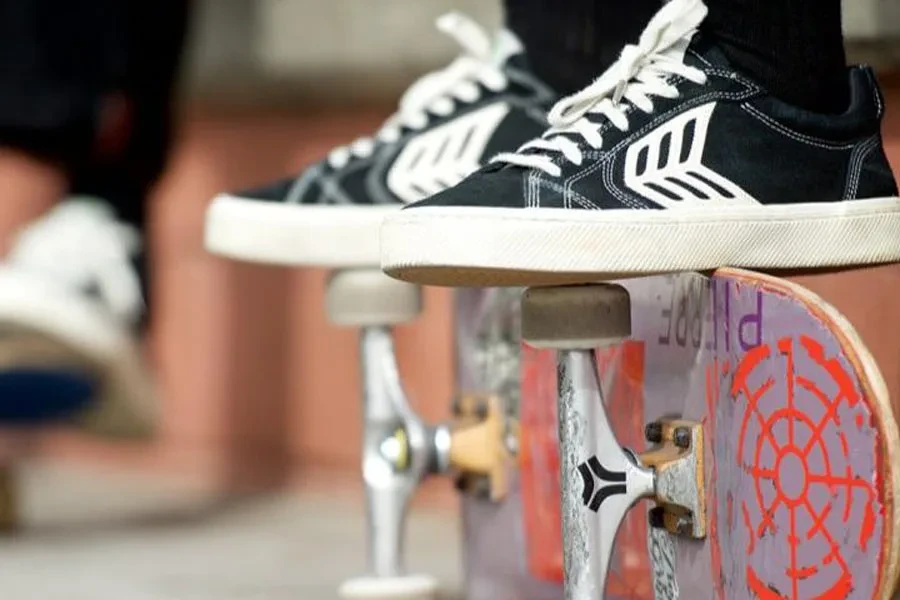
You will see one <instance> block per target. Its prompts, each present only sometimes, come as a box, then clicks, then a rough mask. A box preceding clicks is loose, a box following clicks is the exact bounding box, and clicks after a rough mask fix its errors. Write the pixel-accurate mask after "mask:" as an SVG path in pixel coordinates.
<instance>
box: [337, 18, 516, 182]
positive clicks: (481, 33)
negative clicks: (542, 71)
mask: <svg viewBox="0 0 900 600" xmlns="http://www.w3.org/2000/svg"><path fill="white" fill-rule="evenodd" d="M437 28H438V29H439V30H440V31H442V32H443V33H445V34H447V35H449V36H450V37H452V38H453V39H454V40H456V42H457V43H458V44H459V45H460V47H461V48H462V50H463V52H462V54H461V55H460V56H459V57H458V58H457V59H456V60H454V61H453V62H452V63H451V64H450V65H449V66H447V67H446V68H444V69H442V70H440V71H436V72H434V73H429V74H428V75H425V76H423V77H422V78H421V79H419V80H418V81H416V82H415V83H414V84H413V85H412V86H411V87H410V88H409V89H408V90H407V91H406V93H405V94H404V95H403V98H402V99H401V100H400V108H399V110H398V112H397V113H396V114H394V115H393V116H392V117H390V118H389V119H388V120H387V122H385V124H384V125H383V126H382V127H381V129H380V130H379V131H378V132H377V133H376V134H375V135H374V136H373V137H362V138H359V139H357V140H356V141H354V142H352V143H351V144H349V145H346V146H340V147H338V148H335V149H334V150H332V151H331V153H330V154H329V155H328V163H329V164H330V165H331V166H332V167H333V168H336V169H340V168H342V167H344V166H346V164H347V163H348V162H349V161H350V159H351V158H354V157H357V158H368V157H369V156H372V154H373V153H374V152H375V148H376V147H377V145H378V143H379V142H380V143H387V144H391V143H394V142H396V141H397V140H399V139H400V136H401V135H402V131H403V129H412V130H421V129H424V128H425V127H426V126H427V125H428V123H429V114H434V115H438V116H448V115H450V114H451V113H452V112H453V111H454V109H455V108H456V103H457V102H458V101H459V102H465V103H472V102H477V101H478V100H479V99H480V97H481V88H480V87H479V84H481V85H483V86H484V87H486V88H488V89H489V90H492V91H495V92H499V91H502V90H503V89H505V88H506V86H507V78H506V76H505V75H504V74H503V71H502V70H501V69H500V67H499V66H497V65H496V64H494V62H492V60H491V50H492V40H491V37H490V35H489V34H488V33H487V32H486V31H485V30H484V29H483V28H482V27H481V26H479V25H478V24H477V23H475V22H474V21H472V20H471V19H469V18H468V17H466V16H465V15H462V14H460V13H450V14H447V15H444V16H443V17H441V18H440V19H438V21H437Z"/></svg>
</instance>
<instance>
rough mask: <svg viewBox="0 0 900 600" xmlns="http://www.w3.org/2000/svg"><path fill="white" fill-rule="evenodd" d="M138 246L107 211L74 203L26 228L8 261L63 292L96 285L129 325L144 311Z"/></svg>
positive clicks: (133, 234)
mask: <svg viewBox="0 0 900 600" xmlns="http://www.w3.org/2000/svg"><path fill="white" fill-rule="evenodd" d="M140 246H141V240H140V236H139V234H138V232H137V231H136V230H135V229H134V228H133V227H130V226H128V225H125V224H123V223H121V222H118V221H116V220H115V218H114V216H113V214H112V211H111V210H110V208H109V207H108V206H106V205H103V204H100V203H98V202H96V201H89V200H87V199H71V200H67V201H66V202H63V203H62V204H60V205H58V206H57V207H56V208H54V209H53V210H52V211H50V213H48V214H47V215H46V216H44V217H43V218H41V219H40V220H38V221H36V222H35V223H33V224H32V225H30V226H28V227H27V228H25V229H24V230H23V231H22V232H21V233H20V234H19V235H18V236H17V237H16V244H15V246H14V247H13V249H12V251H11V252H10V253H9V255H8V257H7V260H8V262H9V264H11V265H14V266H16V267H19V268H22V269H23V270H26V271H28V272H33V273H40V274H41V275H42V276H45V277H47V278H48V279H50V280H52V281H55V282H57V283H60V284H62V285H63V286H69V287H73V288H76V289H84V288H87V287H88V286H91V285H96V286H97V288H98V291H99V294H100V296H101V297H102V300H103V302H104V303H105V304H106V305H107V307H108V308H109V309H110V310H111V311H112V312H113V314H114V315H116V316H117V317H118V318H119V319H122V320H124V321H125V322H126V323H129V324H130V323H134V322H136V321H137V319H138V318H139V317H140V315H141V313H142V311H143V310H144V299H143V296H142V294H141V285H140V280H139V279H138V275H137V273H135V271H134V268H133V266H132V264H131V257H132V256H134V255H135V253H137V252H138V251H139V250H140Z"/></svg>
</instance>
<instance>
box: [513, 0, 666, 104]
mask: <svg viewBox="0 0 900 600" xmlns="http://www.w3.org/2000/svg"><path fill="white" fill-rule="evenodd" d="M661 4H662V0H628V1H623V0H505V2H504V8H505V9H506V24H507V27H509V29H510V30H512V31H513V32H514V33H515V34H516V35H517V36H518V37H519V39H521V40H522V42H523V43H524V44H525V48H527V49H528V59H529V61H530V63H531V66H532V68H533V69H534V71H535V73H537V74H538V75H539V76H540V77H542V78H543V79H544V80H545V81H546V82H547V83H549V84H550V85H552V86H553V88H554V89H556V90H557V91H558V92H559V93H560V94H562V95H569V94H572V93H574V92H576V91H578V90H580V89H581V88H583V87H584V86H586V85H587V84H588V83H590V82H591V81H592V80H593V79H594V78H596V77H597V75H599V74H600V73H602V72H603V71H604V70H606V68H607V67H608V66H609V65H611V64H613V63H614V62H615V60H616V59H617V58H619V53H620V52H622V48H623V47H624V46H625V44H627V43H630V42H632V41H633V40H634V39H636V38H637V37H638V36H639V35H640V33H641V31H642V30H643V29H644V26H646V25H647V23H648V22H649V21H650V19H651V18H652V17H653V15H654V14H655V13H656V11H658V10H659V7H660V5H661Z"/></svg>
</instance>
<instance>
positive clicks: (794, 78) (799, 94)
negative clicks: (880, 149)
mask: <svg viewBox="0 0 900 600" xmlns="http://www.w3.org/2000/svg"><path fill="white" fill-rule="evenodd" d="M707 4H708V6H709V16H708V17H707V19H706V22H705V23H704V24H703V31H704V32H706V33H707V34H709V36H710V37H711V38H712V39H713V40H715V42H716V44H717V45H718V46H719V47H720V48H721V49H722V51H723V52H724V53H725V55H726V56H727V57H728V60H729V61H730V62H731V64H732V65H733V66H734V67H735V68H736V69H737V70H739V71H740V72H741V73H742V74H743V75H745V76H747V77H750V78H751V79H753V80H755V81H757V82H759V83H761V84H762V85H764V86H765V87H766V88H767V89H768V90H769V91H770V92H771V93H772V95H774V96H775V97H777V98H779V99H780V100H782V101H784V102H787V103H789V104H793V105H795V106H798V107H802V108H805V109H807V110H809V111H813V112H820V113H840V112H843V111H845V110H846V109H847V106H848V104H849V101H850V84H849V79H848V77H847V57H846V54H845V52H844V35H843V22H842V19H841V2H840V0H781V1H778V2H772V1H771V0H707Z"/></svg>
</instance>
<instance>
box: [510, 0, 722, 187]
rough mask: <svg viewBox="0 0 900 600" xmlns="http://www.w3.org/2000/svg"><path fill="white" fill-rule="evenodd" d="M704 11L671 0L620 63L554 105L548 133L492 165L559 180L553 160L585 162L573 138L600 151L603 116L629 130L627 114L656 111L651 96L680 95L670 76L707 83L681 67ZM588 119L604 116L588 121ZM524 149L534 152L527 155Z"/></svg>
mask: <svg viewBox="0 0 900 600" xmlns="http://www.w3.org/2000/svg"><path fill="white" fill-rule="evenodd" d="M706 12H707V9H706V5H705V4H703V1H702V0H671V1H670V2H669V3H668V4H666V5H665V6H664V7H663V8H662V10H660V11H659V12H658V13H657V14H656V16H655V17H653V19H652V20H651V21H650V23H649V24H648V25H647V28H646V29H645V30H644V32H643V33H642V34H641V38H640V41H639V42H638V44H637V45H629V46H626V47H625V49H624V50H623V51H622V55H621V56H620V57H619V59H618V60H617V61H616V62H615V63H614V64H613V65H612V66H611V67H610V68H609V69H608V70H607V71H606V72H605V73H604V74H603V75H601V76H600V78H599V79H597V80H596V81H595V82H594V83H592V84H591V85H589V86H588V87H586V88H585V89H583V90H581V91H580V92H578V93H576V94H573V95H572V96H569V97H568V98H563V99H562V100H560V101H559V102H557V103H556V105H555V106H554V107H553V109H552V110H551V111H550V114H549V115H548V121H549V123H550V129H548V130H547V131H546V132H545V133H544V134H543V136H541V137H540V138H538V139H536V140H532V141H530V142H528V143H526V144H525V145H523V146H522V147H521V148H519V150H517V151H516V152H512V153H504V154H500V155H498V156H496V157H495V158H494V159H493V161H492V162H501V163H507V164H511V165H517V166H520V167H525V168H530V169H538V170H540V171H543V172H545V173H547V174H548V175H550V176H552V177H559V176H560V174H561V173H562V169H561V168H560V167H559V165H558V164H556V163H555V162H554V157H555V156H558V155H559V154H561V155H562V156H563V157H564V158H565V160H567V161H569V162H571V163H573V164H575V165H578V166H580V165H581V164H582V162H583V160H584V153H583V151H582V146H581V145H580V144H579V143H577V142H576V141H575V140H573V139H572V137H575V136H577V137H578V138H580V139H581V140H584V143H585V144H587V146H588V147H589V148H591V149H594V150H600V149H602V147H603V136H602V135H601V133H600V131H601V128H602V127H603V124H604V119H603V118H605V120H606V121H608V122H609V123H610V124H611V125H612V126H613V127H615V128H616V129H618V130H620V131H627V130H628V128H629V120H628V114H629V111H630V110H632V109H636V110H640V111H642V112H645V113H648V114H649V113H652V112H653V110H654V105H653V100H652V98H653V97H654V96H656V97H660V98H677V97H678V96H680V92H679V90H678V88H677V87H676V86H674V85H672V84H671V83H669V81H670V78H671V77H672V76H677V75H680V76H681V77H683V78H685V79H687V80H688V81H692V82H694V83H697V84H701V85H702V84H705V83H706V80H707V77H706V74H705V73H704V72H703V71H701V70H700V69H697V68H694V67H691V66H689V65H686V64H684V62H683V61H682V56H683V50H684V48H685V47H686V44H687V43H688V42H689V40H690V38H691V36H692V34H693V33H694V31H695V30H696V29H697V28H698V27H699V26H700V24H701V23H702V22H703V19H704V18H705V17H706ZM588 115H596V116H599V117H602V118H600V119H597V120H596V121H592V120H590V119H588V118H587V116H588ZM563 134H568V135H563ZM527 150H537V152H528V153H526V152H525V151H527Z"/></svg>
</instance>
